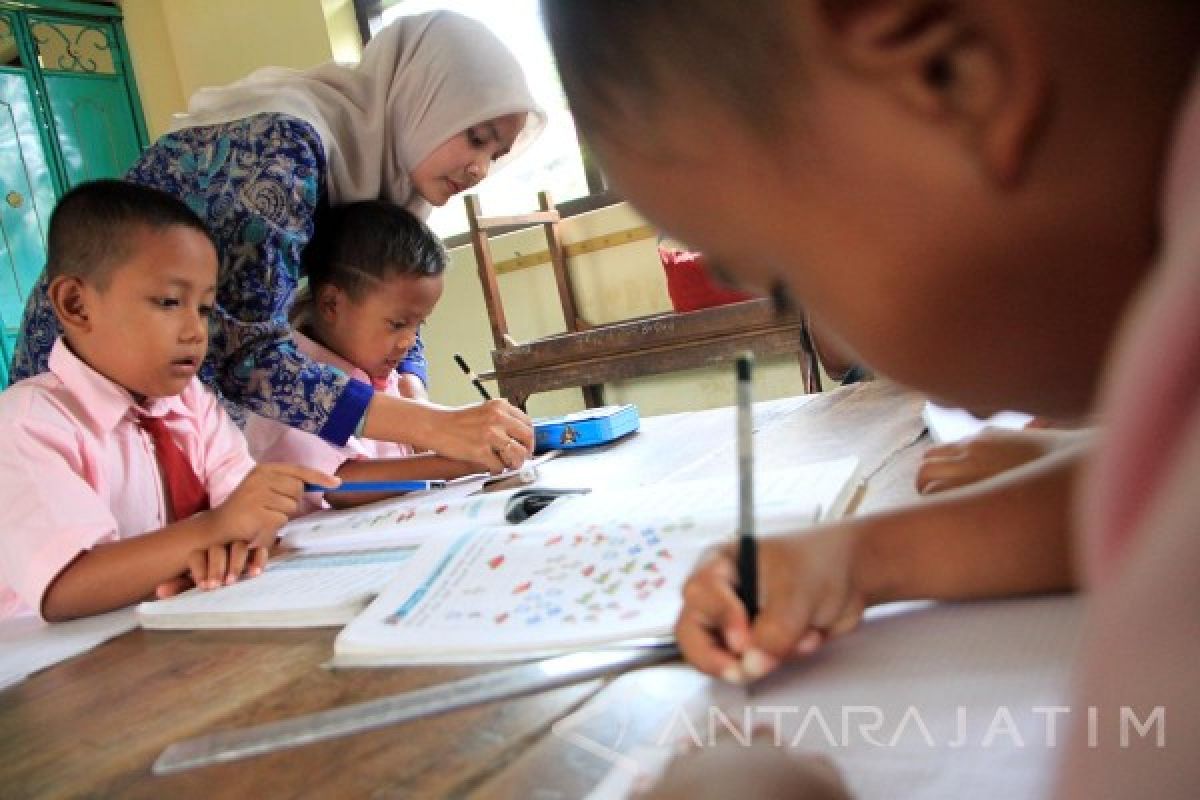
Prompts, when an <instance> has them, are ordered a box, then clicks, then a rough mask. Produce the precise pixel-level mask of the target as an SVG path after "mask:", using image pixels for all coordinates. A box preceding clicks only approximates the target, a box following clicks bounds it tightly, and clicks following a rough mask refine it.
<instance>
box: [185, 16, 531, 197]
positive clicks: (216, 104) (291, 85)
mask: <svg viewBox="0 0 1200 800" xmlns="http://www.w3.org/2000/svg"><path fill="white" fill-rule="evenodd" d="M267 112H276V113H283V114H289V115H291V116H294V117H298V118H300V119H303V120H304V121H306V122H308V123H309V124H311V125H312V126H313V127H314V128H315V129H316V131H317V133H318V134H319V135H320V137H321V142H322V144H323V145H324V146H325V156H326V159H327V161H328V163H329V172H328V180H327V183H328V188H329V194H330V201H331V202H333V203H338V204H340V203H349V202H354V201H357V200H373V199H376V198H380V197H382V198H383V199H386V200H388V201H390V202H393V203H396V204H398V205H402V206H404V207H406V208H407V209H408V210H409V211H411V212H413V213H414V214H416V215H417V216H418V217H421V218H425V217H427V216H428V215H429V212H430V210H431V209H430V207H429V204H428V203H427V202H426V201H425V200H424V198H422V197H421V196H420V195H419V194H417V193H416V192H415V191H414V190H413V186H412V182H411V181H410V180H409V173H410V172H411V171H412V169H413V168H414V167H416V166H417V165H418V164H420V163H421V161H422V160H424V158H425V157H426V156H428V155H429V154H430V153H431V152H433V150H434V149H435V148H437V147H438V146H439V145H440V144H442V143H443V142H445V141H446V140H447V139H450V138H451V137H452V136H454V135H456V134H458V133H461V132H462V131H465V130H466V129H467V128H469V127H471V126H472V125H476V124H478V123H480V122H483V121H485V120H489V119H493V118H495V117H499V116H504V115H506V114H513V113H522V112H524V113H525V114H527V117H526V120H525V127H524V128H523V129H522V130H521V133H520V135H519V136H518V137H517V140H516V142H515V143H514V144H513V147H512V150H511V151H510V152H509V153H508V154H507V155H505V156H504V157H503V158H501V159H500V160H499V161H497V163H496V164H495V165H494V167H493V169H495V168H497V167H499V166H502V165H503V164H504V163H506V162H507V161H510V160H511V159H512V158H514V157H515V156H516V155H518V154H519V153H520V152H521V151H522V150H523V149H524V148H526V147H528V146H529V145H530V144H531V143H532V142H533V140H534V139H536V138H537V136H538V134H540V133H541V131H542V129H543V128H544V127H545V125H546V114H545V112H544V111H542V109H541V108H540V107H539V106H538V105H537V103H536V102H535V101H534V99H533V96H532V95H530V93H529V87H528V85H527V84H526V82H525V75H524V73H523V72H522V71H521V67H520V65H519V64H518V63H517V60H516V58H514V57H513V54H512V53H511V52H510V51H509V50H508V48H507V47H506V46H505V45H504V43H503V42H501V41H500V40H499V39H497V38H496V36H495V35H494V34H493V33H492V32H491V31H489V30H488V29H487V28H486V27H485V26H484V25H483V24H482V23H481V22H478V21H477V20H474V19H471V18H470V17H465V16H462V15H461V14H455V13H452V12H449V11H435V12H432V13H429V14H419V15H415V16H410V17H402V18H400V19H399V20H397V21H396V22H394V23H393V24H391V25H389V26H388V27H386V28H384V29H383V30H382V31H380V32H379V34H378V35H376V36H375V37H373V38H372V39H371V42H370V44H368V45H367V47H366V48H365V49H364V50H363V56H362V61H361V63H359V64H358V65H356V66H343V65H340V64H335V63H329V64H323V65H321V66H319V67H314V68H313V69H309V70H294V69H286V68H282V67H267V68H265V69H260V70H257V71H255V72H252V73H251V74H250V75H248V76H247V77H245V78H243V79H241V80H239V81H237V82H235V83H232V84H229V85H228V86H223V87H214V88H204V89H200V90H199V91H197V92H196V94H194V95H193V96H192V98H191V100H190V102H189V103H188V113H187V114H182V115H179V117H177V118H176V122H175V124H174V126H173V129H174V130H179V129H182V128H192V127H197V126H201V125H216V124H219V123H222V122H229V121H232V120H236V119H242V118H244V117H248V116H251V115H253V114H260V113H267Z"/></svg>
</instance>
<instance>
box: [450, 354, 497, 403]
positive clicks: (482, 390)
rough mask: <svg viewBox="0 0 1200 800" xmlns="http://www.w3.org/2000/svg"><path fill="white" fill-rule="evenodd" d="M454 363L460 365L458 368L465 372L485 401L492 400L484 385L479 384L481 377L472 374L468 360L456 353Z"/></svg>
mask: <svg viewBox="0 0 1200 800" xmlns="http://www.w3.org/2000/svg"><path fill="white" fill-rule="evenodd" d="M454 361H455V363H456V364H458V368H459V369H461V370H462V371H463V374H464V375H466V376H467V378H468V379H470V381H471V385H472V386H474V387H475V388H476V389H478V390H479V393H480V394H481V395H483V399H484V400H491V399H492V396H491V395H490V394H488V390H487V389H485V388H483V384H482V383H480V382H479V376H478V375H476V374H475V373H474V372H472V371H471V368H470V367H468V366H467V361H466V359H465V358H463V357H462V356H461V355H459V354H458V353H455V354H454Z"/></svg>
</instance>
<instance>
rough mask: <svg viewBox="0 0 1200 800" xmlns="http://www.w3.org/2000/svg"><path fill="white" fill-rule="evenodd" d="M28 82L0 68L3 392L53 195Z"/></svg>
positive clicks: (42, 253)
mask: <svg viewBox="0 0 1200 800" xmlns="http://www.w3.org/2000/svg"><path fill="white" fill-rule="evenodd" d="M32 98H33V94H32V91H31V89H30V84H29V77H28V76H27V75H26V74H25V73H24V72H22V71H20V70H9V69H4V68H0V233H2V234H3V236H2V237H0V323H2V326H3V329H2V331H0V349H2V351H3V352H2V355H3V362H4V364H3V372H2V373H0V378H2V379H3V382H2V383H0V387H3V386H4V385H5V384H7V382H8V365H9V364H10V363H11V359H12V353H13V345H14V343H15V342H16V339H17V331H18V330H19V329H20V324H21V315H22V312H23V310H24V307H25V298H26V297H27V296H28V294H29V291H30V290H31V289H32V288H33V285H34V284H35V283H36V282H37V279H38V277H39V276H40V275H41V273H42V268H43V267H44V266H45V264H46V246H45V241H46V225H47V224H48V223H49V220H50V212H51V210H52V209H53V208H54V203H55V192H54V183H53V181H52V179H51V173H50V167H49V166H48V164H47V159H46V152H45V150H44V148H43V144H42V138H41V136H40V135H39V133H38V124H37V118H36V116H35V113H34V106H33V100H32Z"/></svg>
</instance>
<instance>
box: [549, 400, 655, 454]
mask: <svg viewBox="0 0 1200 800" xmlns="http://www.w3.org/2000/svg"><path fill="white" fill-rule="evenodd" d="M640 424H641V419H640V418H639V417H638V410H637V406H635V405H633V404H631V403H627V404H625V405H623V406H602V407H600V408H589V409H587V410H586V411H577V412H575V413H574V414H566V415H564V416H561V417H545V418H543V419H538V420H534V423H533V434H534V437H535V442H534V450H535V452H538V453H543V452H545V451H547V450H572V449H574V448H577V447H594V446H595V445H598V444H607V443H609V442H611V441H614V440H616V439H620V438H621V437H622V436H626V435H628V434H630V433H633V432H634V431H636V430H637V429H638V426H639V425H640Z"/></svg>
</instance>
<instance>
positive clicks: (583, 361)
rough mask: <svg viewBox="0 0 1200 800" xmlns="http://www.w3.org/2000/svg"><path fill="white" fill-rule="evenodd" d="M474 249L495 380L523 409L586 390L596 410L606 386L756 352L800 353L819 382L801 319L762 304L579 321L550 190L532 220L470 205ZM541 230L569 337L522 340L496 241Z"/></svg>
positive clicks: (809, 376)
mask: <svg viewBox="0 0 1200 800" xmlns="http://www.w3.org/2000/svg"><path fill="white" fill-rule="evenodd" d="M465 201H466V207H467V219H468V221H469V222H470V236H471V244H472V247H473V248H474V251H475V263H476V266H477V268H478V271H479V283H480V286H481V288H482V290H483V299H484V304H485V305H486V306H487V313H488V321H489V323H490V325H491V329H492V338H493V340H494V342H495V349H494V350H493V351H492V364H493V367H494V371H493V372H491V373H488V374H486V375H481V376H480V377H481V378H483V379H485V380H490V379H494V380H496V381H497V383H498V385H499V387H500V394H501V395H502V396H504V397H507V398H508V399H509V400H511V401H512V402H514V403H515V404H516V405H518V406H520V407H522V408H523V407H524V404H525V401H526V399H527V398H528V397H529V396H530V395H531V394H534V393H536V392H543V391H551V390H554V389H562V388H569V387H579V388H581V389H582V391H583V396H584V402H585V404H586V405H587V406H588V407H595V406H598V405H603V404H604V386H603V384H605V383H611V382H613V381H621V380H627V379H630V378H634V377H639V376H643V375H652V374H659V373H663V372H673V371H677V370H682V369H691V368H694V367H701V366H711V365H712V364H715V363H718V362H721V361H725V360H728V359H731V358H733V357H734V356H736V355H737V354H738V353H739V352H741V351H743V350H746V349H752V350H755V351H756V352H758V353H759V354H760V355H762V356H768V355H782V354H798V355H800V358H801V363H802V365H803V366H804V367H805V373H804V379H805V385H806V386H809V387H811V386H812V385H813V384H814V382H815V381H816V380H819V379H818V378H817V371H816V367H815V359H814V358H813V357H812V353H811V345H810V344H809V343H808V341H807V335H806V332H805V330H804V322H803V317H802V315H801V314H799V313H796V312H788V313H783V314H780V313H778V312H777V311H776V310H775V309H774V306H773V304H772V302H771V301H770V300H767V299H765V298H760V299H757V300H749V301H745V302H742V303H736V304H733V305H728V306H719V307H715V308H708V309H702V310H698V311H691V312H688V313H682V314H680V313H674V312H665V313H657V314H653V315H651V316H647V317H637V318H633V319H625V320H618V321H614V322H607V323H604V324H601V325H595V326H593V325H591V324H589V323H588V322H587V321H586V320H584V319H583V318H582V317H581V316H580V314H579V302H578V298H577V296H576V293H575V287H574V286H573V284H572V281H571V274H570V273H569V272H568V270H567V263H566V249H565V248H564V246H563V242H562V237H561V233H560V230H559V223H560V217H559V213H558V211H557V209H556V208H555V207H554V204H553V202H552V201H551V199H550V195H549V193H548V192H539V193H538V204H539V207H540V208H539V210H538V211H534V212H532V213H529V214H516V215H509V216H497V217H485V216H484V215H483V213H482V210H481V209H480V205H479V198H478V197H477V196H476V195H467V197H466V198H465ZM533 225H540V226H542V229H543V231H544V233H545V236H546V245H547V248H548V250H549V255H550V264H551V267H552V269H553V271H554V280H555V284H556V285H557V288H558V299H559V304H560V306H561V308H562V312H563V322H564V327H565V331H564V332H563V333H559V334H551V335H548V336H543V337H540V338H537V339H534V340H532V341H529V342H522V343H518V342H516V341H514V340H513V339H512V337H511V336H510V335H509V329H508V320H507V318H506V317H505V313H504V302H503V300H502V298H501V295H500V285H499V280H498V273H497V270H496V264H495V261H494V260H493V256H492V249H491V245H490V243H489V238H488V237H489V235H490V234H493V233H500V232H509V231H514V230H518V229H521V228H528V227H530V226H533Z"/></svg>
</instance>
